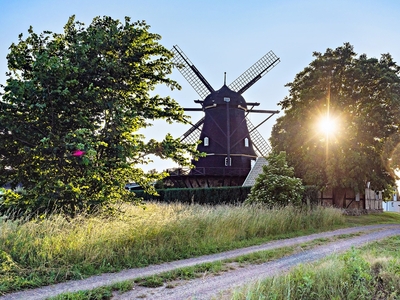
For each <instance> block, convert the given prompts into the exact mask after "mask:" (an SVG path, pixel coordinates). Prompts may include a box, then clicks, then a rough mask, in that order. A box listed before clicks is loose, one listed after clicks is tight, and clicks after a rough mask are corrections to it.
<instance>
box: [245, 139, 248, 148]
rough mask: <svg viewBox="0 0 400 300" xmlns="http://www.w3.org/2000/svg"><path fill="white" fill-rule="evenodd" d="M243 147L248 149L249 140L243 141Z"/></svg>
mask: <svg viewBox="0 0 400 300" xmlns="http://www.w3.org/2000/svg"><path fill="white" fill-rule="evenodd" d="M244 146H245V147H249V139H248V138H245V139H244Z"/></svg>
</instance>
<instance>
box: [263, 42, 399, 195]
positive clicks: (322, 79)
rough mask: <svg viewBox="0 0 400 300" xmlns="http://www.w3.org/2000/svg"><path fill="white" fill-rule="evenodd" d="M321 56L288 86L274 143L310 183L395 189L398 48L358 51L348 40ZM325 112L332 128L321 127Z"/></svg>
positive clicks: (273, 135) (397, 161) (397, 165)
mask: <svg viewBox="0 0 400 300" xmlns="http://www.w3.org/2000/svg"><path fill="white" fill-rule="evenodd" d="M313 56H314V57H315V59H314V60H313V61H312V62H311V63H310V65H309V66H307V67H306V68H305V69H304V70H303V71H301V72H300V73H298V74H297V75H296V77H295V79H294V81H293V82H291V83H289V84H287V86H288V87H289V89H290V90H289V96H287V97H286V98H285V99H284V100H282V101H281V102H280V103H279V104H280V106H281V107H282V108H283V110H284V112H285V115H284V116H282V117H280V118H279V119H278V121H277V123H276V124H275V125H274V127H273V131H272V136H271V143H272V144H273V146H274V147H275V149H276V150H278V151H280V150H285V151H286V153H287V159H288V162H289V165H291V166H293V167H294V170H295V175H296V176H297V177H300V178H302V179H303V181H304V183H305V184H310V185H318V186H319V187H321V188H322V187H331V188H352V189H354V190H355V191H363V190H364V188H365V187H366V183H367V182H370V183H371V188H373V189H376V190H382V189H386V188H388V189H389V187H390V186H393V185H394V182H395V175H394V173H393V170H394V169H395V168H398V167H399V165H400V160H399V159H398V158H399V155H398V151H396V148H398V143H399V142H400V139H399V125H400V124H399V123H400V78H399V72H400V67H399V66H398V65H397V64H396V63H395V62H394V61H393V59H392V57H391V56H390V54H383V55H382V56H381V58H380V59H376V58H368V57H367V56H366V55H365V54H362V55H360V56H357V54H356V53H355V52H354V50H353V46H352V45H350V44H348V43H345V44H344V45H343V46H341V47H338V48H336V49H334V50H332V49H327V50H326V52H325V53H323V54H322V53H318V52H315V53H314V54H313ZM321 118H323V119H325V121H326V120H327V119H328V118H329V120H330V122H331V123H329V125H328V128H327V129H331V130H330V131H327V130H326V131H321V127H320V126H318V124H320V121H321ZM335 124H336V125H335ZM334 127H335V130H333V129H334ZM325 129H326V128H325ZM393 154H395V155H393ZM396 157H397V158H396Z"/></svg>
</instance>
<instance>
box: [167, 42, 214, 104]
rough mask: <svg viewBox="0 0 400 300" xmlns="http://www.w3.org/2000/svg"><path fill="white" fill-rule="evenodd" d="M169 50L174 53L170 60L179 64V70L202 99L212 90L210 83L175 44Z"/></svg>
mask: <svg viewBox="0 0 400 300" xmlns="http://www.w3.org/2000/svg"><path fill="white" fill-rule="evenodd" d="M171 51H172V52H173V53H174V57H173V58H172V61H173V62H174V63H176V64H177V65H179V66H180V67H178V69H179V71H180V72H181V74H182V75H183V77H185V79H186V80H187V81H188V82H189V83H190V85H191V86H192V87H193V88H194V90H195V91H196V92H197V93H198V94H199V96H200V97H201V98H202V99H204V98H205V97H207V96H208V94H210V93H212V92H214V89H213V87H212V86H211V84H209V83H208V81H207V80H206V79H205V78H204V76H203V75H202V74H201V73H200V71H199V70H197V68H196V67H195V66H194V65H193V64H192V62H191V61H190V60H189V58H188V57H187V56H186V55H185V53H183V51H182V50H181V49H180V48H179V47H178V46H177V45H175V46H174V47H173V48H172V50H171Z"/></svg>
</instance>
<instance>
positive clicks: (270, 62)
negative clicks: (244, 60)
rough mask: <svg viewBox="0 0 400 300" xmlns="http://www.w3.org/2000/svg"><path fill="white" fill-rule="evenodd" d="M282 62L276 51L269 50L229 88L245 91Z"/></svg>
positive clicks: (240, 91)
mask: <svg viewBox="0 0 400 300" xmlns="http://www.w3.org/2000/svg"><path fill="white" fill-rule="evenodd" d="M279 62H280V59H279V57H277V56H276V55H275V53H274V52H272V51H269V52H268V53H267V54H265V55H264V56H263V57H261V58H260V59H259V60H258V61H257V62H256V63H255V64H254V65H252V66H251V67H250V68H248V69H247V70H246V71H245V72H244V73H243V74H242V75H240V76H239V77H238V78H237V79H236V80H235V81H233V82H232V83H231V84H230V85H229V88H230V89H231V90H232V91H235V92H238V93H239V94H242V93H244V92H245V91H246V90H247V89H248V88H249V87H251V86H252V85H253V84H254V83H256V82H257V81H258V80H260V79H261V77H263V76H264V75H265V74H267V73H268V72H269V71H270V70H271V69H272V68H273V67H275V66H276V65H277V64H278V63H279Z"/></svg>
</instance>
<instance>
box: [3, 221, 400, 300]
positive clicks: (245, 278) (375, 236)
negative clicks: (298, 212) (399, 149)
mask: <svg viewBox="0 0 400 300" xmlns="http://www.w3.org/2000/svg"><path fill="white" fill-rule="evenodd" d="M357 232H364V233H365V234H363V235H361V236H356V237H353V238H349V239H346V240H337V241H335V242H333V243H330V244H327V245H323V246H318V247H315V248H313V249H311V250H308V251H304V252H301V253H297V254H294V255H290V256H286V257H284V258H281V259H278V260H275V261H272V262H268V263H264V264H261V265H251V266H249V267H246V268H239V269H235V270H232V271H229V272H225V273H223V274H221V275H220V276H205V277H204V278H200V279H194V280H190V281H187V282H185V284H178V285H177V286H176V287H174V288H172V289H171V288H165V287H160V288H153V289H149V288H139V287H137V288H135V289H134V290H132V291H131V292H127V293H124V294H121V295H116V296H115V297H113V299H138V297H139V298H143V297H145V299H163V300H164V299H165V300H167V299H174V300H176V299H210V298H212V297H213V296H218V295H219V296H218V298H221V297H222V293H223V292H224V291H226V290H229V289H232V288H236V287H239V286H241V285H243V284H246V283H250V282H253V281H256V280H259V279H262V278H266V277H268V276H274V275H277V274H279V273H281V272H284V271H287V270H288V269H290V268H291V267H293V266H295V265H296V264H299V263H305V262H311V261H315V260H318V259H321V258H323V257H325V256H327V255H330V254H332V253H335V252H341V251H345V250H347V249H349V248H351V247H352V246H356V247H357V246H360V245H363V244H365V243H368V242H371V241H375V240H379V239H383V238H385V237H389V236H394V235H400V225H393V224H392V225H372V226H363V227H355V228H345V229H339V230H335V231H330V232H323V233H318V234H312V235H308V236H302V237H297V238H291V239H285V240H278V241H273V242H269V243H266V244H263V245H259V246H252V247H247V248H242V249H236V250H232V251H227V252H223V253H218V254H214V255H206V256H201V257H197V258H191V259H185V260H179V261H174V262H169V263H164V264H160V265H152V266H148V267H144V268H136V269H130V270H125V271H122V272H118V273H111V274H102V275H99V276H93V277H90V278H87V279H83V280H75V281H69V282H65V283H60V284H55V285H51V286H46V287H42V288H38V289H32V290H27V291H22V292H16V293H11V294H7V295H5V296H2V297H0V300H11V299H13V300H14V299H25V300H34V299H35V300H36V299H46V298H47V297H51V296H56V295H58V294H60V293H65V292H74V291H79V290H89V289H93V288H96V287H100V286H105V285H110V284H113V283H116V282H120V281H124V280H128V279H135V278H138V277H145V276H151V275H155V274H159V273H162V272H167V271H171V270H173V269H176V268H182V267H188V266H194V265H197V264H201V263H205V262H213V261H220V260H223V259H227V258H234V257H238V256H241V255H245V254H249V253H252V252H257V251H262V250H271V249H276V248H280V247H285V246H293V245H296V244H301V243H305V242H309V241H312V240H315V239H318V238H328V237H333V236H336V235H341V234H352V233H357Z"/></svg>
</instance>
